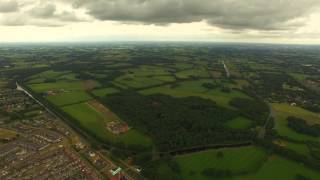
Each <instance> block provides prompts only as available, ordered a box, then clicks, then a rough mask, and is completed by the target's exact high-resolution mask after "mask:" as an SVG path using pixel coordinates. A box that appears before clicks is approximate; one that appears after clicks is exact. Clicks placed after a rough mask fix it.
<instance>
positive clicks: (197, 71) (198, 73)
mask: <svg viewBox="0 0 320 180" xmlns="http://www.w3.org/2000/svg"><path fill="white" fill-rule="evenodd" d="M176 76H177V77H178V78H181V79H186V78H190V77H192V76H193V77H199V78H208V77H209V72H208V71H207V69H205V68H204V67H197V68H193V69H191V70H184V71H179V72H177V73H176Z"/></svg>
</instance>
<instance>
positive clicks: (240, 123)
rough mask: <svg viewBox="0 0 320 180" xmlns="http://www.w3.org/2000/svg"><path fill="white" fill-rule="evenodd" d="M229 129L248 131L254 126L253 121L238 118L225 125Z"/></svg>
mask: <svg viewBox="0 0 320 180" xmlns="http://www.w3.org/2000/svg"><path fill="white" fill-rule="evenodd" d="M225 125H226V126H227V127H229V128H233V129H248V128H250V127H251V125H252V121H250V120H249V119H247V118H244V117H237V118H235V119H232V120H230V121H228V122H226V124H225Z"/></svg>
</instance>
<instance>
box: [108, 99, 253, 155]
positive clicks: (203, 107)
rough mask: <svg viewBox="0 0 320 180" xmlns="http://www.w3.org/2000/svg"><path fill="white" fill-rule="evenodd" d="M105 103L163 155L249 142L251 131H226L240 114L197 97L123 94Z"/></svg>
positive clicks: (251, 135) (251, 136)
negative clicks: (230, 121)
mask: <svg viewBox="0 0 320 180" xmlns="http://www.w3.org/2000/svg"><path fill="white" fill-rule="evenodd" d="M102 101H103V102H104V103H105V104H106V105H107V107H109V108H110V109H111V110H112V111H113V112H115V113H116V114H118V115H119V116H120V117H121V118H122V119H124V120H125V121H127V122H128V124H129V125H130V126H132V127H135V128H137V129H138V130H140V131H142V132H144V133H145V134H148V135H150V136H151V137H152V138H153V140H154V142H155V144H156V145H157V147H158V148H159V149H160V151H162V152H167V151H173V150H179V149H183V148H188V147H198V146H205V145H210V144H211V145H212V144H219V143H220V144H221V143H228V142H234V141H236V142H239V141H242V140H243V141H245V140H250V139H251V138H253V137H254V136H255V133H254V132H252V131H244V130H233V129H230V128H226V127H225V126H224V123H225V122H227V121H228V120H230V119H233V118H235V117H237V116H238V115H239V114H238V112H237V111H234V110H229V109H226V108H222V107H218V106H216V105H215V103H214V102H212V101H210V100H205V99H201V98H198V97H188V98H173V97H171V96H166V95H160V94H157V95H152V96H142V95H139V94H136V93H123V94H120V95H119V94H118V95H114V96H109V97H106V98H104V99H102Z"/></svg>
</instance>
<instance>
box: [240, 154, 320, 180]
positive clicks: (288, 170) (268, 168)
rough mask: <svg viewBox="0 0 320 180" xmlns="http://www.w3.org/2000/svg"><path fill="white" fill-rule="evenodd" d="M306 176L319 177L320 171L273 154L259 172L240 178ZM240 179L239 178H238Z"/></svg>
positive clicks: (263, 178)
mask: <svg viewBox="0 0 320 180" xmlns="http://www.w3.org/2000/svg"><path fill="white" fill-rule="evenodd" d="M299 175H300V176H301V175H302V176H304V177H306V178H308V179H319V177H320V173H319V171H315V170H310V169H309V168H307V167H305V166H304V165H303V164H300V163H298V162H294V161H291V160H288V159H285V158H282V157H279V156H271V157H269V158H268V160H267V161H266V162H265V163H264V165H263V166H262V167H261V168H260V169H259V171H258V172H256V173H254V174H250V175H247V176H243V177H239V179H250V180H251V179H252V180H255V179H262V180H268V179H292V180H294V179H298V176H299ZM236 179H238V178H236Z"/></svg>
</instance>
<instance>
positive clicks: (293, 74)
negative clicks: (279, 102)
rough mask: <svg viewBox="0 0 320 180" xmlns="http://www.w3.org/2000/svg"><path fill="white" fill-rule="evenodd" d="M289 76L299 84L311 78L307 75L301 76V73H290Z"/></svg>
mask: <svg viewBox="0 0 320 180" xmlns="http://www.w3.org/2000/svg"><path fill="white" fill-rule="evenodd" d="M289 75H290V76H292V77H293V78H294V79H296V80H297V81H299V82H303V81H304V80H305V79H306V78H307V77H309V76H308V75H306V74H300V73H289Z"/></svg>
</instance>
